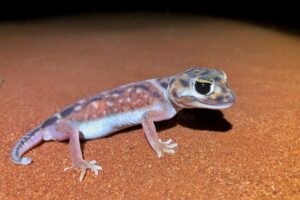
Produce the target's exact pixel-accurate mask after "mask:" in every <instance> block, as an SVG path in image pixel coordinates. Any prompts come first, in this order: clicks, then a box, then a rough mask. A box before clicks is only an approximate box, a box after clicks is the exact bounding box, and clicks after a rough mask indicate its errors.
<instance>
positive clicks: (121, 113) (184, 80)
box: [11, 67, 235, 181]
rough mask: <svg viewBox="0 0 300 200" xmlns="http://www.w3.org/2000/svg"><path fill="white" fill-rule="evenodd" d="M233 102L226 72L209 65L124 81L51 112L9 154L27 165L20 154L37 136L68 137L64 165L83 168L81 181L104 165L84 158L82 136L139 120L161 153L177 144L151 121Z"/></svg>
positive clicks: (107, 131)
mask: <svg viewBox="0 0 300 200" xmlns="http://www.w3.org/2000/svg"><path fill="white" fill-rule="evenodd" d="M234 101H235V95H234V93H233V92H232V90H231V89H230V88H229V86H228V84H227V76H226V74H225V73H224V72H223V71H221V70H215V69H209V68H201V67H194V68H191V69H189V70H186V71H184V72H182V73H178V74H176V75H174V76H170V77H164V78H157V79H150V80H145V81H142V82H135V83H130V84H126V85H123V86H120V87H118V88H116V89H112V90H108V91H104V92H101V93H99V94H97V95H96V96H93V97H89V98H86V99H82V100H80V101H78V102H76V103H75V104H73V105H70V106H68V107H66V108H65V109H63V110H62V111H60V112H58V113H55V114H54V115H53V116H51V117H49V118H48V119H47V120H45V121H44V122H43V123H42V124H41V125H40V126H38V127H37V128H35V129H34V130H32V131H30V132H28V133H27V134H26V135H24V136H23V137H21V139H20V140H19V141H18V142H17V143H16V145H15V146H14V147H13V149H12V152H11V159H12V162H13V163H15V164H22V165H27V164H29V163H31V161H32V160H31V158H27V157H22V155H23V154H24V153H26V152H27V151H29V149H31V148H33V147H34V146H36V145H37V144H39V143H40V142H41V141H48V140H55V141H63V140H69V145H70V155H71V161H72V166H71V167H68V168H66V169H65V170H68V169H71V168H74V167H79V168H81V174H80V181H82V180H83V177H84V175H85V172H86V170H88V169H90V170H92V171H93V172H94V174H95V175H97V174H98V171H99V170H101V169H102V168H101V166H99V165H97V163H96V161H94V160H93V161H89V162H88V161H86V160H84V159H83V157H82V151H81V147H80V139H95V138H99V137H104V136H107V135H109V134H112V133H114V132H116V131H119V130H121V129H124V128H126V127H129V126H134V125H137V124H142V127H143V130H144V133H145V136H146V138H147V140H148V143H149V144H150V146H151V147H152V149H153V150H154V151H155V152H156V154H157V156H158V157H162V156H163V154H168V153H169V154H173V153H175V149H174V148H175V147H176V146H177V144H176V143H174V142H173V141H172V140H171V139H169V140H167V141H162V140H161V139H160V138H159V137H158V134H157V132H156V129H155V125H154V122H155V121H162V120H167V119H170V118H172V117H173V116H174V115H176V113H177V112H178V111H180V110H181V109H183V108H210V109H224V108H228V107H230V106H231V105H232V104H233V102H234Z"/></svg>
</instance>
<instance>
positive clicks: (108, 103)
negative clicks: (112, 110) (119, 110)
mask: <svg viewBox="0 0 300 200" xmlns="http://www.w3.org/2000/svg"><path fill="white" fill-rule="evenodd" d="M106 105H107V106H108V107H112V106H113V105H114V103H112V102H110V101H107V102H106Z"/></svg>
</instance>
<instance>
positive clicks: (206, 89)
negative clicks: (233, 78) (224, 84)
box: [195, 79, 213, 95]
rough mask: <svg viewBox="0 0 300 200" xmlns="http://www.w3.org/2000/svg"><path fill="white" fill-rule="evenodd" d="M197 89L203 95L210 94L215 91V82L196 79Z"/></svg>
mask: <svg viewBox="0 0 300 200" xmlns="http://www.w3.org/2000/svg"><path fill="white" fill-rule="evenodd" d="M195 90H196V91H197V92H198V93H199V94H201V95H209V94H211V93H212V92H213V84H212V83H211V82H210V81H208V80H205V79H200V80H196V81H195Z"/></svg>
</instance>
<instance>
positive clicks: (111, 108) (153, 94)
mask: <svg viewBox="0 0 300 200" xmlns="http://www.w3.org/2000/svg"><path fill="white" fill-rule="evenodd" d="M163 95H164V94H163V93H162V92H161V90H160V89H159V88H157V87H156V86H154V85H153V84H151V83H149V82H143V83H140V84H129V85H126V86H123V87H121V88H118V89H114V90H110V91H108V92H105V93H101V94H99V95H97V96H95V97H93V98H91V99H89V100H87V103H85V104H82V105H80V104H79V105H77V106H80V107H81V108H80V112H73V113H71V114H70V115H69V116H67V117H66V119H69V120H72V121H88V120H94V119H99V118H103V117H107V116H109V115H113V114H120V113H124V112H132V111H133V110H136V109H140V108H145V107H148V106H151V105H153V101H157V100H159V101H163V100H164V98H163ZM74 109H76V107H75V108H74Z"/></svg>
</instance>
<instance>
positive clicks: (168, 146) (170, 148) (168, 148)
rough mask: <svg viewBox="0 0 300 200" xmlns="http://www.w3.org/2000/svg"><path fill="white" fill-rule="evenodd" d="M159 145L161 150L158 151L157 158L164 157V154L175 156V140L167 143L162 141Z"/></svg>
mask: <svg viewBox="0 0 300 200" xmlns="http://www.w3.org/2000/svg"><path fill="white" fill-rule="evenodd" d="M158 142H159V144H158V147H159V149H158V150H156V152H157V156H158V157H159V158H160V157H162V156H163V153H169V154H174V153H175V150H174V148H175V147H177V146H178V145H177V143H172V142H173V140H172V139H169V140H167V141H164V142H163V141H161V139H159V140H158Z"/></svg>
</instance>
